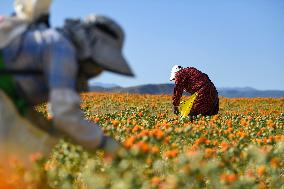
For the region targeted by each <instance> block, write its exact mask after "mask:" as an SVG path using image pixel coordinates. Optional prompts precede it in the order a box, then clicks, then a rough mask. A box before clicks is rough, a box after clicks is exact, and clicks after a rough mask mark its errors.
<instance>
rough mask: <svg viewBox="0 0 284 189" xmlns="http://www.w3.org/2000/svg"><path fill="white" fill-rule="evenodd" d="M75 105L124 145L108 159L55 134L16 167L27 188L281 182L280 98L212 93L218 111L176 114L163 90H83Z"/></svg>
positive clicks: (283, 109)
mask: <svg viewBox="0 0 284 189" xmlns="http://www.w3.org/2000/svg"><path fill="white" fill-rule="evenodd" d="M185 98H186V97H185ZM81 108H82V110H83V111H84V112H85V116H86V118H87V119H88V120H90V121H92V122H96V123H98V124H99V125H100V126H101V127H102V128H103V130H104V132H105V133H106V134H107V135H110V136H112V137H114V138H115V139H117V140H118V141H120V142H121V143H122V144H123V146H124V148H125V150H122V151H121V152H120V154H119V155H118V157H116V158H115V159H113V160H108V159H106V158H104V154H103V152H102V151H97V152H95V153H89V152H87V151H85V150H84V149H83V148H82V147H80V146H77V145H73V144H71V143H70V142H68V141H67V140H61V141H60V142H59V144H58V145H57V146H56V147H55V148H54V149H53V152H52V153H51V155H50V156H49V157H48V158H42V156H41V154H31V157H30V160H31V161H32V162H33V164H34V169H33V171H32V172H31V171H30V170H29V171H25V170H22V169H18V171H19V172H20V173H21V175H22V178H27V179H26V183H25V184H26V186H27V188H60V189H61V188H63V189H69V188H78V189H88V188H90V189H92V188H100V189H101V188H102V189H103V188H105V189H107V188H112V189H136V188H143V189H148V188H153V189H178V188H186V189H187V188H197V189H198V188H200V189H201V188H208V189H213V188H225V189H227V188H228V189H229V188H234V189H238V188H239V189H244V188H248V189H251V188H256V189H265V188H275V189H279V188H280V189H281V188H282V189H283V188H284V98H224V97H220V111H219V114H218V115H215V116H210V117H209V116H206V117H204V116H201V115H199V116H197V117H193V118H183V119H181V118H180V117H179V116H176V115H174V114H173V113H172V105H171V96H169V95H136V94H111V93H84V94H82V104H81ZM37 109H38V111H40V112H42V113H44V114H45V115H46V116H47V114H46V106H45V105H42V106H40V107H37ZM14 180H15V182H16V178H14ZM0 188H1V186H0Z"/></svg>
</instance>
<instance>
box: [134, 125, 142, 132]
mask: <svg viewBox="0 0 284 189" xmlns="http://www.w3.org/2000/svg"><path fill="white" fill-rule="evenodd" d="M139 129H140V126H139V125H135V126H134V127H133V129H132V132H133V133H135V132H136V131H138V130H139Z"/></svg>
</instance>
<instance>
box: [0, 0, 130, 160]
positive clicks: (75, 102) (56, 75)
mask: <svg viewBox="0 0 284 189" xmlns="http://www.w3.org/2000/svg"><path fill="white" fill-rule="evenodd" d="M16 2H17V3H18V4H17V5H18V6H17V7H16V16H14V17H1V19H0V41H1V43H0V49H1V51H0V52H1V53H0V77H1V82H0V113H1V114H0V116H1V117H0V143H5V142H6V141H9V142H7V143H9V144H12V145H13V144H16V145H19V146H21V148H24V146H26V147H27V148H29V150H30V151H31V152H33V151H41V150H42V151H49V150H50V149H51V148H52V145H51V144H54V143H55V142H56V141H57V139H58V138H61V136H67V137H69V138H71V139H72V140H73V141H74V142H75V143H78V144H80V145H82V146H83V147H85V148H86V149H89V150H96V149H98V148H101V149H103V150H105V151H106V152H107V153H109V154H110V155H114V154H115V153H116V152H117V150H118V149H119V148H120V145H119V144H118V143H117V142H116V141H115V140H113V139H112V138H111V137H107V136H105V135H104V134H103V132H102V130H101V128H100V127H99V125H97V124H94V123H91V122H89V121H87V120H85V119H84V114H83V112H82V111H81V110H80V96H79V92H80V91H84V90H85V89H86V87H87V81H88V79H90V78H91V77H95V76H97V75H99V74H100V73H101V72H102V71H103V70H108V71H111V72H115V73H119V74H123V75H127V76H133V72H132V71H131V69H130V67H129V66H128V64H127V62H126V60H125V59H124V57H123V55H122V47H123V41H124V33H123V30H122V28H121V27H120V26H119V25H118V24H117V23H116V22H115V21H114V20H112V19H109V18H107V17H104V16H97V15H90V16H88V17H86V18H85V19H84V20H81V19H68V20H66V22H65V25H64V27H63V28H61V29H53V28H49V24H48V20H47V18H48V17H47V15H48V8H49V4H50V1H49V0H41V1H34V0H33V1H30V0H22V1H21V0H18V1H16ZM33 3H34V4H33ZM37 3H38V4H37ZM1 27H2V29H1ZM3 28H4V29H3ZM5 29H6V30H5ZM7 31H8V32H7ZM1 32H2V33H1ZM47 101H48V102H49V103H50V105H51V113H52V115H53V119H52V123H50V124H49V123H48V122H47V120H45V119H43V118H42V117H40V115H38V114H36V112H35V111H33V107H34V106H35V105H38V104H40V103H43V102H47ZM43 131H44V132H43ZM45 132H46V133H49V135H46V134H45ZM16 141H18V143H16ZM41 144H42V145H41ZM14 146H15V145H14ZM48 146H49V147H50V148H49V149H48ZM0 148H1V147H0ZM7 149H8V148H7ZM1 150H2V151H3V148H1ZM1 150H0V153H1ZM3 153H5V152H3Z"/></svg>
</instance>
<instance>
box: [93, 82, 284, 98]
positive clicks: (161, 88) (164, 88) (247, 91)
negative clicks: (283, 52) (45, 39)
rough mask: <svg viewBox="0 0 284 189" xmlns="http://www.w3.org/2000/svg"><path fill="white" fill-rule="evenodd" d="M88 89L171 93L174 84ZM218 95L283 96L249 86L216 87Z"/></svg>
mask: <svg viewBox="0 0 284 189" xmlns="http://www.w3.org/2000/svg"><path fill="white" fill-rule="evenodd" d="M89 87H90V91H97V92H115V93H137V94H169V95H171V94H172V93H173V88H174V84H147V85H139V86H133V87H120V86H118V85H115V84H103V83H90V86H89ZM217 90H218V93H219V96H224V97H228V98H238V97H247V98H253V97H271V98H276V97H284V91H281V90H257V89H254V88H251V87H244V88H237V87H236V88H218V89H217Z"/></svg>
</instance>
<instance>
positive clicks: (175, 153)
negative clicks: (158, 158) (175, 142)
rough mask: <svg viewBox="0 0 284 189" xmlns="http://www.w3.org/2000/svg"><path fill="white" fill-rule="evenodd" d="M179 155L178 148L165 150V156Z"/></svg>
mask: <svg viewBox="0 0 284 189" xmlns="http://www.w3.org/2000/svg"><path fill="white" fill-rule="evenodd" d="M177 155H178V150H177V149H173V150H169V151H166V152H165V156H166V157H167V158H174V157H176V156H177Z"/></svg>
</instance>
